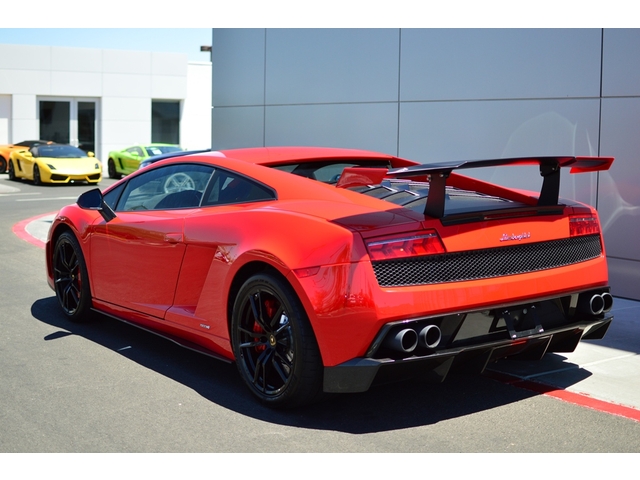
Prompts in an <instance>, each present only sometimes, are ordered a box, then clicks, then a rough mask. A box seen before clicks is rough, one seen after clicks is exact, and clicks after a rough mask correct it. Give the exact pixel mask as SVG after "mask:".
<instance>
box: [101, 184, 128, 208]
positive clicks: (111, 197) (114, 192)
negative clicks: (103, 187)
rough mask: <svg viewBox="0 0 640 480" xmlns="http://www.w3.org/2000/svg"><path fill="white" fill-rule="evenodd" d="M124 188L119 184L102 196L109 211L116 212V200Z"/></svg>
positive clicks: (123, 185)
mask: <svg viewBox="0 0 640 480" xmlns="http://www.w3.org/2000/svg"><path fill="white" fill-rule="evenodd" d="M124 187H125V184H124V183H123V184H120V185H118V186H117V187H116V188H112V189H111V190H109V191H108V192H107V193H105V194H104V202H105V203H106V204H107V205H109V206H110V207H111V210H113V211H115V210H116V204H117V203H118V199H119V198H120V195H121V194H122V191H123V190H124Z"/></svg>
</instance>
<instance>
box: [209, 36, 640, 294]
mask: <svg viewBox="0 0 640 480" xmlns="http://www.w3.org/2000/svg"><path fill="white" fill-rule="evenodd" d="M212 56H213V92H212V103H213V107H214V109H213V116H212V144H213V145H212V146H213V148H215V149H222V148H236V147H249V146H267V145H316V146H336V147H347V148H364V149H369V150H376V151H381V152H385V153H390V154H393V155H399V156H402V157H406V158H410V159H413V160H417V161H419V162H423V163H429V162H433V161H445V160H460V159H465V160H468V159H481V158H494V157H510V156H527V155H604V156H614V157H616V161H615V162H614V165H613V167H612V169H611V170H610V171H608V172H601V173H592V174H581V175H571V176H570V175H568V174H567V172H565V173H564V174H563V179H562V191H561V194H562V195H563V196H565V197H568V198H573V199H577V200H580V201H583V202H587V203H590V204H592V205H594V206H596V207H597V208H598V211H599V213H600V217H601V221H602V225H603V230H604V236H605V242H606V247H607V257H608V261H609V268H610V277H611V284H612V287H613V292H614V294H616V295H618V296H623V297H628V298H634V299H640V242H638V241H637V239H638V238H640V187H639V186H638V185H640V168H639V167H640V163H639V161H640V160H639V159H638V152H640V131H639V130H640V128H639V127H640V122H639V119H640V30H637V29H631V30H621V29H604V30H601V29H566V30H564V29H541V30H535V29H513V30H512V29H497V30H493V29H478V30H476V29H443V30H440V29H301V30H297V29H214V30H213V55H212ZM477 175H478V176H479V177H481V178H485V179H488V180H492V181H495V182H498V183H503V184H505V185H510V186H516V187H521V188H531V189H538V188H539V185H540V182H541V180H540V177H539V175H538V173H537V170H531V171H527V172H525V174H524V175H523V174H522V172H521V171H519V170H514V169H504V168H503V169H490V170H487V171H484V172H478V174H477Z"/></svg>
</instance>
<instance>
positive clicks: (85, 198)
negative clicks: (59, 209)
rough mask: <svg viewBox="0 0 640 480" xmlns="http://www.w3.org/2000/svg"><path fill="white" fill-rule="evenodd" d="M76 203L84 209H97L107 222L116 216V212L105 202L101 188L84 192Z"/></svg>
mask: <svg viewBox="0 0 640 480" xmlns="http://www.w3.org/2000/svg"><path fill="white" fill-rule="evenodd" d="M76 203H77V204H78V206H79V207H80V208H82V209H83V210H97V211H98V212H100V215H102V218H104V221H105V222H107V223H108V222H110V221H111V220H113V219H114V218H116V214H115V212H114V211H113V210H112V209H111V207H110V206H109V205H107V204H106V203H105V201H104V197H103V196H102V192H101V191H100V189H99V188H94V189H93V190H88V191H86V192H84V193H83V194H82V195H80V196H79V197H78V200H77V202H76Z"/></svg>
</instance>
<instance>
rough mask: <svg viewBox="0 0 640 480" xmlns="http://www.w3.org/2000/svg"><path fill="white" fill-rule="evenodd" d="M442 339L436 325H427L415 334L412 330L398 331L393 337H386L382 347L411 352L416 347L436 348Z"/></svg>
mask: <svg viewBox="0 0 640 480" xmlns="http://www.w3.org/2000/svg"><path fill="white" fill-rule="evenodd" d="M441 339H442V332H441V331H440V328H439V327H438V326H437V325H427V326H426V327H423V328H422V330H420V333H418V332H416V331H415V330H414V329H412V328H405V329H403V330H400V331H399V332H398V333H396V334H395V335H392V336H389V337H387V339H386V340H385V342H384V346H385V347H387V348H391V349H393V350H397V351H399V352H403V353H411V352H413V351H414V350H415V349H416V347H417V346H418V345H420V346H422V347H426V348H436V347H437V346H438V345H439V344H440V340H441Z"/></svg>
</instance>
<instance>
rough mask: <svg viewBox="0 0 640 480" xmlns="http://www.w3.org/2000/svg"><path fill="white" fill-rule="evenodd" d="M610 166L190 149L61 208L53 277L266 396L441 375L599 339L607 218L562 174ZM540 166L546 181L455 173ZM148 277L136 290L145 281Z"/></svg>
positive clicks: (81, 315)
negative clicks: (530, 186) (227, 366)
mask: <svg viewBox="0 0 640 480" xmlns="http://www.w3.org/2000/svg"><path fill="white" fill-rule="evenodd" d="M612 162H613V158H609V157H607V158H604V157H536V158H515V159H497V160H481V161H470V162H445V163H437V164H430V165H422V164H418V163H416V162H414V161H410V160H406V159H402V158H398V157H394V156H391V155H386V154H382V153H374V152H367V151H360V150H347V149H330V148H306V147H290V148H286V147H278V148H275V147H271V148H255V149H240V150H223V151H217V152H208V153H200V154H195V155H183V156H178V157H175V158H172V159H166V160H163V161H161V162H157V163H155V164H154V165H151V166H149V167H147V168H144V169H142V170H139V171H137V172H135V173H132V174H131V175H129V176H128V177H126V178H124V179H122V180H121V181H119V182H117V183H115V184H114V185H112V186H110V187H108V188H107V189H105V191H104V192H101V191H100V190H99V189H94V190H91V191H88V192H86V193H83V194H82V195H81V196H80V197H79V198H78V201H77V204H74V205H70V206H67V207H64V208H63V209H62V210H61V211H60V212H59V213H58V215H57V216H56V217H55V219H54V221H53V223H52V226H51V229H50V231H49V236H48V240H47V245H46V259H47V260H46V261H47V267H46V268H47V279H48V283H49V285H50V286H51V288H52V289H53V290H54V291H55V292H56V297H57V299H58V302H59V304H60V307H61V308H62V311H63V312H64V313H65V315H66V316H67V317H68V318H69V319H70V320H71V321H78V322H80V321H85V320H87V319H88V318H90V314H91V311H92V309H94V310H96V311H98V312H102V313H104V314H106V315H108V316H111V317H114V318H117V319H120V320H122V321H124V322H127V323H130V324H133V325H136V326H139V327H141V328H143V329H146V330H149V331H152V332H155V333H158V334H160V335H163V336H165V337H167V338H169V339H171V340H172V341H174V342H177V343H179V344H182V345H184V346H186V347H189V348H192V349H194V350H198V351H201V352H203V353H207V354H209V355H211V356H214V357H217V358H221V359H223V360H226V361H235V363H236V365H237V367H238V371H239V373H240V376H241V377H242V379H243V380H244V382H245V383H246V385H247V386H248V388H249V390H250V391H251V392H252V393H253V394H254V395H255V397H256V398H257V399H259V400H260V401H262V402H264V403H265V404H267V405H270V406H274V407H292V406H296V405H302V404H305V403H307V402H311V401H313V400H314V399H316V398H317V397H318V395H320V394H321V393H322V392H323V391H324V392H338V393H346V392H364V391H366V390H368V389H369V388H370V386H372V385H374V384H377V383H383V382H389V381H392V380H394V381H395V380H400V379H404V378H409V377H411V376H418V377H420V378H422V379H428V380H432V381H438V382H439V381H442V380H444V379H445V377H446V376H447V374H448V373H449V372H450V371H452V370H456V369H458V368H464V369H466V370H467V371H469V370H471V371H476V372H478V373H480V372H482V371H483V370H484V369H485V367H486V366H487V364H489V363H491V362H493V361H495V360H497V359H500V358H504V357H520V358H525V359H540V358H541V357H542V356H543V355H544V354H545V353H547V352H569V351H573V350H574V349H575V348H576V346H577V344H578V342H579V341H580V340H581V339H600V338H602V337H603V336H604V334H605V332H606V330H607V328H608V327H609V324H610V322H611V321H612V316H611V314H610V311H611V308H612V303H613V298H612V296H611V293H610V289H609V285H608V276H607V262H606V258H605V250H604V244H603V237H602V232H601V229H600V222H599V219H598V214H597V212H596V210H595V209H594V208H592V207H590V206H587V205H584V204H581V203H578V202H575V201H572V200H566V199H561V198H559V185H560V171H561V169H563V168H565V167H567V168H569V169H570V171H571V172H572V173H582V172H594V171H599V170H606V169H608V168H609V167H610V165H611V164H612ZM521 165H537V166H538V167H539V171H540V173H541V175H542V177H543V184H542V188H541V191H540V192H523V191H522V190H513V189H509V188H506V187H504V186H499V185H495V184H492V183H488V182H485V181H480V180H476V179H473V178H471V177H468V176H464V175H461V174H460V173H459V172H461V171H465V170H467V169H473V168H477V167H487V166H492V167H497V168H516V167H517V166H521ZM141 285H144V288H140V286H141Z"/></svg>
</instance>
